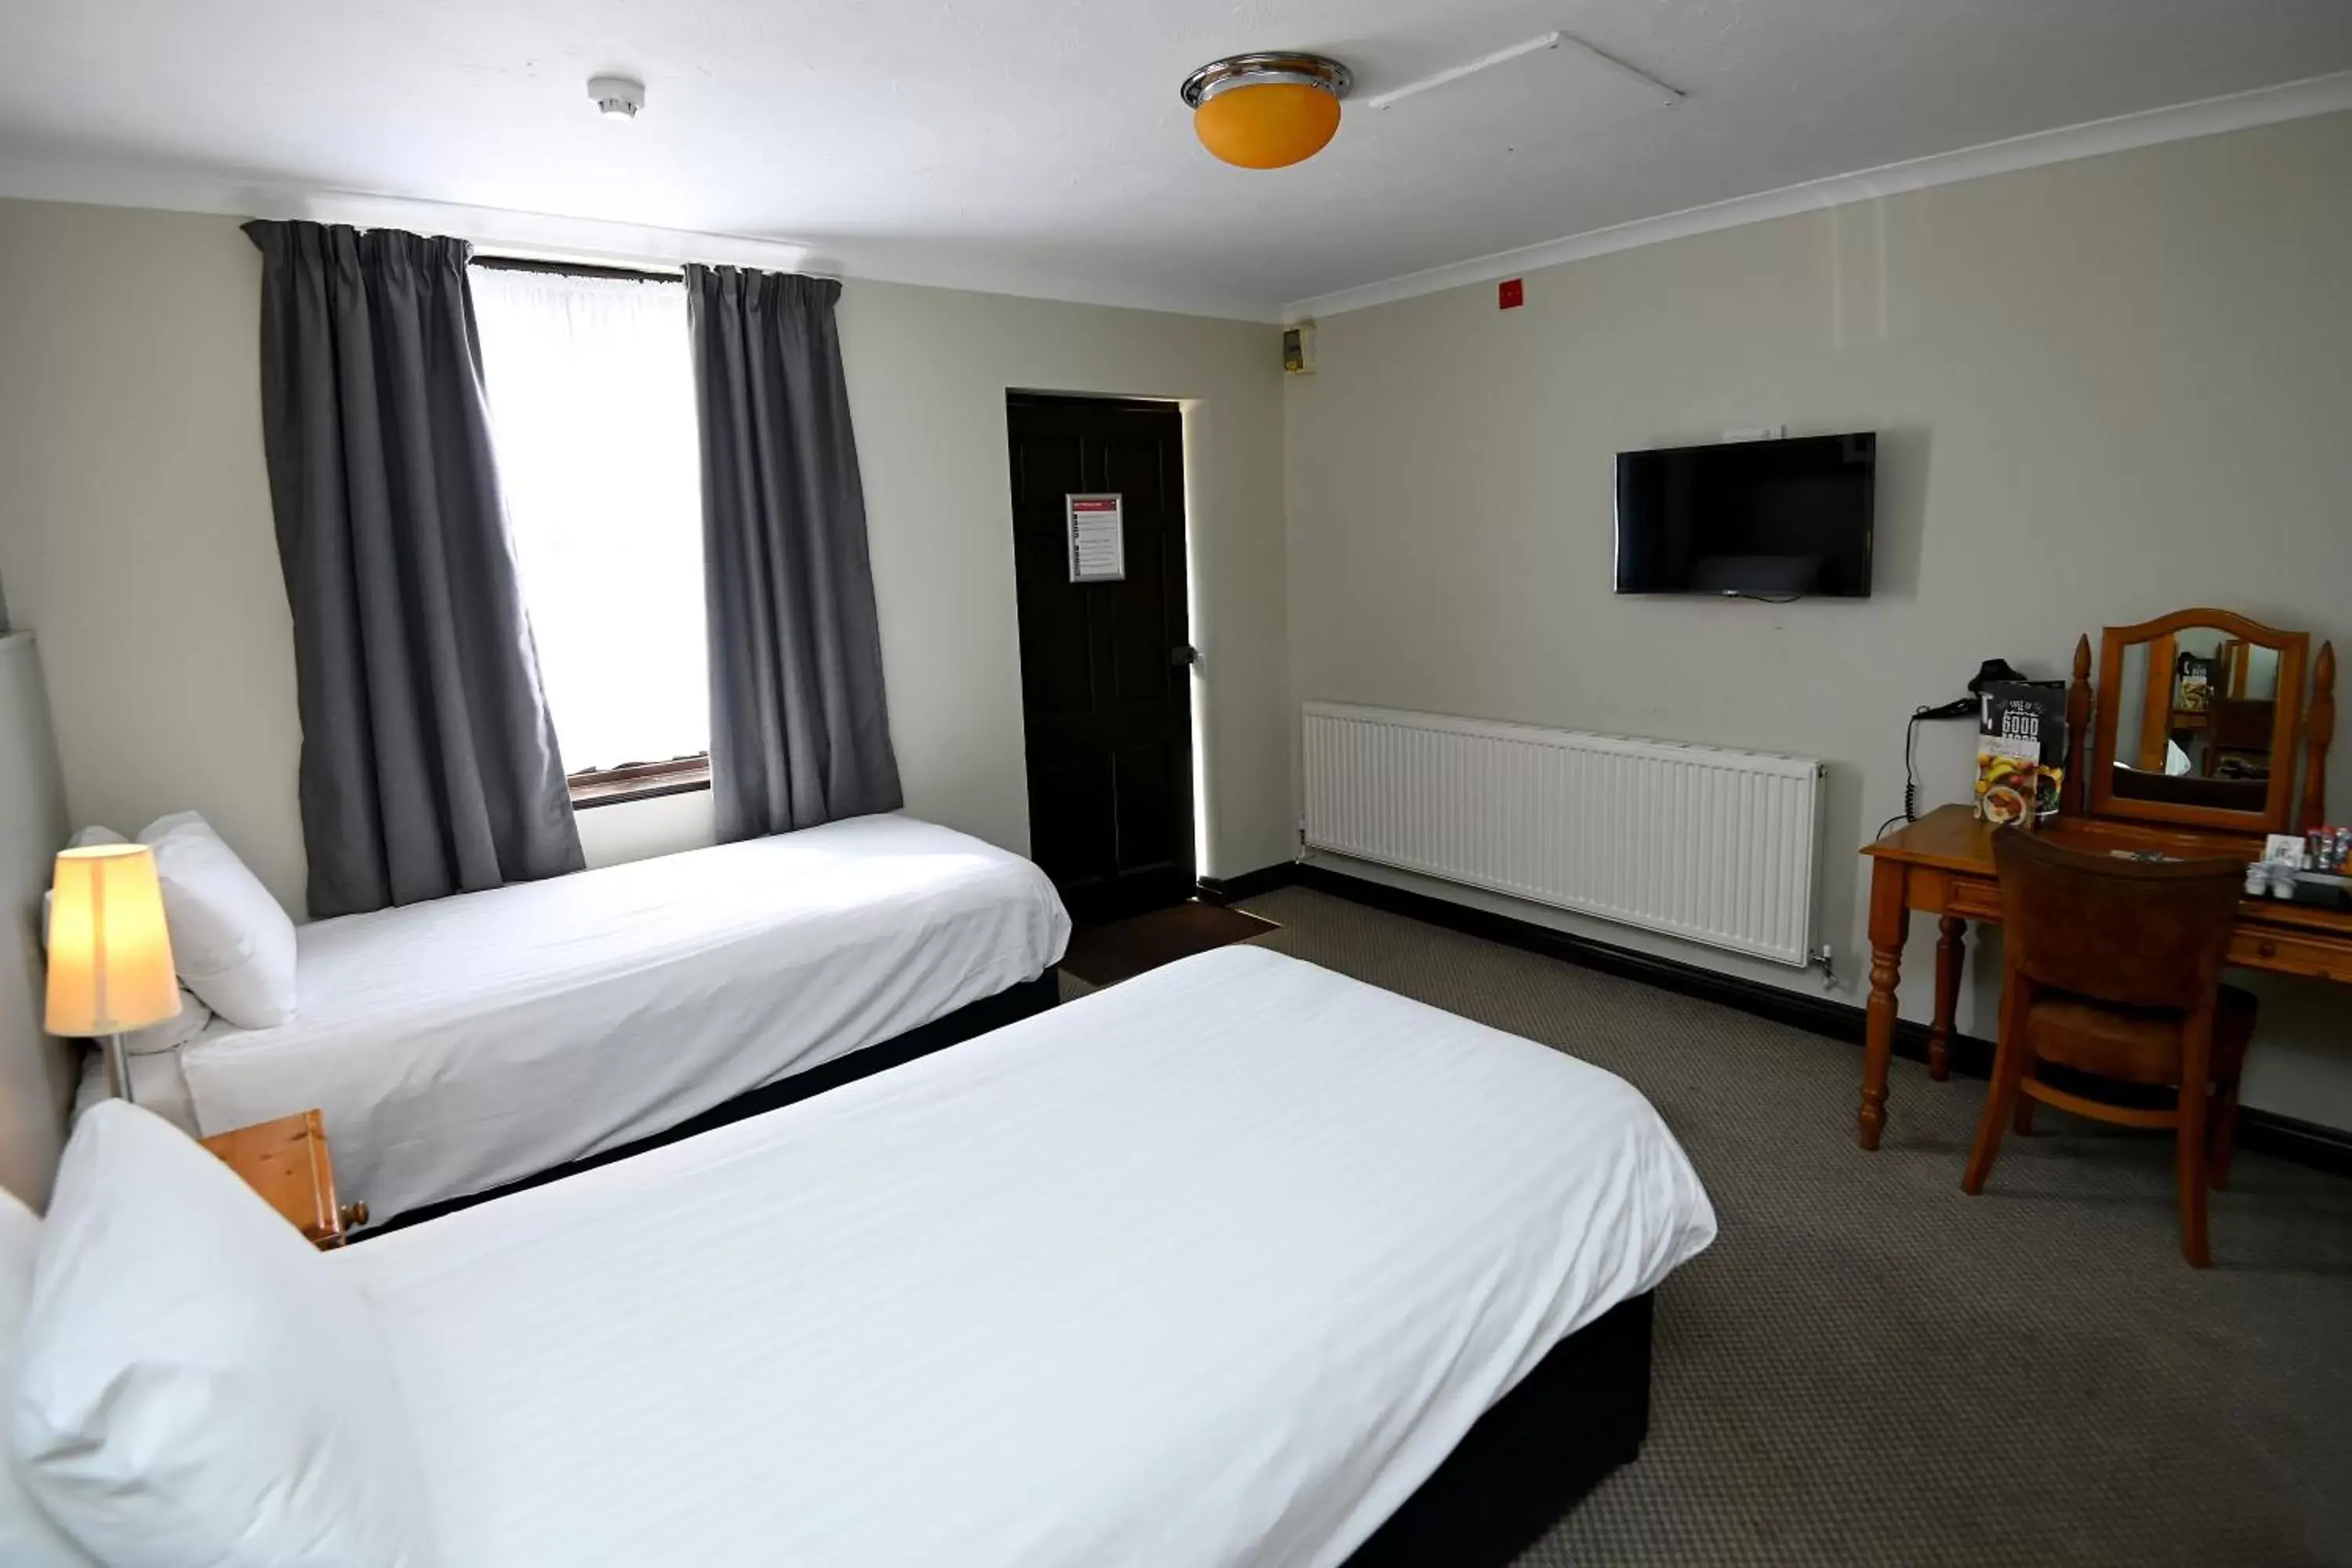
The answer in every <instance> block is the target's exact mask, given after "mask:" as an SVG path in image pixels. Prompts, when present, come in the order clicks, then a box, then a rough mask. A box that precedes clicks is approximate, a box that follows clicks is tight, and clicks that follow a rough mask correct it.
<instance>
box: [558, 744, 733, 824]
mask: <svg viewBox="0 0 2352 1568" xmlns="http://www.w3.org/2000/svg"><path fill="white" fill-rule="evenodd" d="M567 782H568V783H569V784H571V786H572V809H573V810H574V811H585V810H587V809H588V808H589V807H590V806H592V805H622V804H623V803H625V802H627V801H632V800H654V799H656V798H658V797H659V796H662V795H684V794H686V793H687V792H688V791H689V790H698V789H709V787H710V759H709V757H708V756H700V757H678V758H676V759H674V760H672V761H670V762H667V763H625V764H624V765H622V766H620V767H617V768H592V769H590V770H588V771H586V772H584V773H573V774H572V775H571V777H570V779H569V780H568V781H567Z"/></svg>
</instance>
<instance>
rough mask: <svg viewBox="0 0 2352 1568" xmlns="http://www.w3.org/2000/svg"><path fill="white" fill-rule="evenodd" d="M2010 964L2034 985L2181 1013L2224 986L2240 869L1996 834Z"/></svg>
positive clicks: (2023, 834) (2010, 832)
mask: <svg viewBox="0 0 2352 1568" xmlns="http://www.w3.org/2000/svg"><path fill="white" fill-rule="evenodd" d="M1992 859H1993V866H1994V868H1996V869H1997V870H1998V871H1999V872H2000V918H2001V927H2002V930H2001V942H2002V944H2003V951H2004V952H2006V953H2007V955H2008V962H2009V963H2011V964H2013V965H2014V966H2015V967H2016V968H2017V969H2018V970H2020V971H2021V973H2024V974H2025V976H2026V977H2027V978H2028V979H2031V980H2032V981H2034V982H2036V983H2038V984H2043V985H2053V986H2056V987H2057V988H2058V989H2060V990H2062V991H2072V992H2074V993H2076V994H2080V995H2084V996H2090V997H2094V998H2096V999H2097V1000H2099V1001H2102V1002H2111V1003H2114V1004H2116V1005H2118V1006H2125V1007H2169V1008H2174V1009H2177V1010H2179V1011H2182V1012H2186V1011H2188V1010H2189V1009H2190V1008H2193V1007H2195V1006H2197V1005H2199V1004H2200V1002H2205V1001H2209V1000H2210V999H2211V997H2212V995H2213V994H2214V989H2215V987H2216V986H2218V985H2219V984H2221V958H2222V954H2223V952H2225V950H2227V948H2228V947H2229V945H2230V922H2231V920H2233V919H2234V918H2235V916H2236V914H2237V909H2238V899H2239V895H2240V894H2241V893H2242V891H2243V889H2244V885H2245V879H2246V865H2245V862H2244V861H2242V860H2130V859H2125V858H2121V857H2118V856H2113V855H2094V854H2085V853H2083V852H2081V851H2078V850H2073V849H2063V848H2061V847H2058V846H2057V845H2055V844H2052V843H2049V842H2047V841H2046V840H2044V839H2042V838H2041V837H2038V836H2036V835H2035V834H2033V833H2032V832H2029V831H2026V830H2024V829H2021V828H2015V827H2004V828H2002V829H2000V831H1999V832H1997V833H1995V834H1994V835H1993V839H1992Z"/></svg>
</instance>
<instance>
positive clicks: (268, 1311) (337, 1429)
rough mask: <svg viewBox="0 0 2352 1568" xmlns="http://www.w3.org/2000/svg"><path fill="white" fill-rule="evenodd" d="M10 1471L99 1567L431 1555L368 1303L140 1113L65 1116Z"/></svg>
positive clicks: (120, 1110)
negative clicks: (71, 1119) (14, 1468)
mask: <svg viewBox="0 0 2352 1568" xmlns="http://www.w3.org/2000/svg"><path fill="white" fill-rule="evenodd" d="M10 1426H11V1427H12V1429H13V1433H14V1436H15V1440H16V1456H17V1465H18V1468H19V1472H20V1474H21V1475H22V1477H23V1479H24V1481H25V1485H26V1489H27V1490H29V1491H30V1492H31V1493H32V1494H33V1496H34V1497H35V1499H37V1500H38V1501H39V1502H40V1504H41V1506H42V1507H43V1508H45V1509H47V1510H48V1513H49V1516H50V1517H51V1518H52V1519H55V1520H56V1521H58V1523H59V1524H61V1525H63V1526H64V1527H65V1528H66V1529H67V1530H68V1531H69V1532H70V1533H71V1534H72V1535H73V1536H74V1537H75V1538H76V1539H78V1540H79V1541H80V1542H83V1543H84V1544H85V1545H87V1546H88V1547H89V1549H90V1551H91V1552H92V1553H93V1554H94V1555H96V1556H98V1557H100V1559H102V1560H103V1561H105V1562H106V1563H110V1564H113V1565H114V1568H149V1565H151V1564H152V1568H167V1565H169V1568H176V1565H179V1564H185V1563H204V1564H206V1565H207V1568H247V1565H251V1568H262V1565H263V1564H285V1565H288V1568H299V1565H309V1568H327V1565H329V1564H335V1565H338V1568H375V1565H378V1564H382V1565H385V1568H391V1565H400V1564H404V1565H407V1568H425V1565H426V1564H429V1563H433V1562H434V1561H435V1560H436V1557H437V1555H438V1553H437V1552H436V1550H435V1547H434V1545H433V1542H432V1540H431V1537H430V1528H431V1527H430V1525H429V1523H428V1522H427V1510H428V1505H427V1502H426V1500H425V1494H424V1491H423V1488H422V1485H421V1482H420V1481H419V1479H418V1471H417V1465H416V1455H415V1447H414V1444H413V1441H412V1439H411V1437H410V1435H409V1431H408V1424H407V1416H406V1414H405V1412H404V1410H403V1408H402V1405H401V1402H400V1393H399V1390H398V1389H397V1388H396V1387H395V1386H394V1381H393V1373H392V1365H391V1362H390V1359H389V1358H388V1356H387V1355H386V1353H385V1351H384V1346H383V1340H382V1338H381V1337H380V1332H379V1331H378V1329H377V1326H376V1322H375V1320H374V1318H373V1315H371V1313H370V1311H369V1310H368V1306H367V1303H366V1301H365V1300H362V1298H361V1296H360V1295H359V1293H358V1292H357V1291H356V1290H354V1289H352V1287H351V1285H350V1283H349V1282H348V1281H347V1280H346V1279H344V1278H343V1276H342V1275H341V1273H340V1272H338V1271H337V1270H336V1269H335V1268H332V1267H331V1265H330V1264H329V1262H328V1261H327V1259H325V1258H322V1257H320V1255H319V1253H318V1252H317V1250H316V1249H314V1248H313V1247H311V1246H310V1243H309V1242H307V1241H305V1240H303V1239H302V1237H301V1234H300V1233H299V1232H298V1231H297V1230H295V1228H294V1227H293V1226H290V1225H289V1224H288V1223H287V1222H286V1221H285V1220H284V1219H283V1218H282V1217H280V1216H279V1215H278V1213H277V1211H276V1210H274V1209H272V1208H270V1207H269V1205H267V1204H266V1203H264V1202H263V1201H262V1200H261V1198H260V1197H259V1196H257V1194H255V1193H254V1192H253V1191H252V1189H251V1188H249V1187H247V1185H246V1184H244V1183H243V1182H242V1181H240V1180H238V1179H237V1177H236V1174H235V1173H233V1172H231V1171H230V1170H229V1168H228V1167H227V1166H226V1165H225V1164H223V1163H221V1162H220V1161H218V1160H216V1159H215V1158H214V1157H213V1156H212V1155H211V1154H209V1153H207V1152H205V1150H204V1149H203V1148H201V1147H200V1146H199V1145H197V1144H196V1143H195V1142H194V1141H193V1140H192V1139H190V1138H188V1137H187V1136H186V1135H185V1134H184V1133H183V1132H181V1131H179V1130H178V1129H176V1128H174V1127H173V1126H171V1125H170V1124H169V1123H168V1122H165V1121H162V1120H161V1119H160V1118H158V1117H156V1116H155V1115H153V1114H152V1112H149V1111H145V1110H140V1109H139V1108H138V1107H136V1106H133V1105H126V1104H124V1103H123V1102H122V1101H121V1100H105V1101H103V1102H101V1103H100V1104H97V1105H94V1106H92V1107H90V1108H89V1110H87V1111H85V1112H84V1113H83V1114H82V1118H81V1121H79V1123H78V1124H77V1125H76V1126H75V1128H74V1134H73V1139H72V1141H71V1142H69V1143H68V1144H67V1145H66V1153H65V1159H64V1162H63V1163H61V1164H60V1165H59V1166H58V1183H57V1191H56V1194H55V1195H53V1196H52V1197H51V1199H50V1200H49V1214H48V1219H47V1223H46V1224H44V1225H43V1226H42V1236H41V1247H40V1257H39V1260H38V1263H37V1266H36V1268H35V1270H34V1278H33V1305H32V1310H31V1312H30V1314H29V1315H28V1317H27V1319H26V1324H25V1333H24V1339H23V1342H22V1355H21V1359H20V1361H19V1363H18V1366H17V1372H16V1394H15V1399H14V1401H13V1406H12V1409H11V1411H10Z"/></svg>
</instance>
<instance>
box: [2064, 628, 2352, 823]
mask: <svg viewBox="0 0 2352 1568" xmlns="http://www.w3.org/2000/svg"><path fill="white" fill-rule="evenodd" d="M2087 642H2088V639H2085V640H2084V647H2080V648H2078V650H2077V652H2076V655H2075V666H2076V676H2075V678H2076V680H2077V681H2078V682H2079V681H2081V679H2083V676H2084V665H2085V664H2086V663H2087V662H2088V660H2087V655H2088V651H2089V650H2088V647H2087ZM2310 648H2311V639H2310V638H2309V637H2307V636H2306V635H2305V634H2304V633H2302V632H2290V631H2281V630H2279V629H2278V628H2276V627H2274V626H2263V624H2262V623H2261V622H2259V621H2251V620H2248V619H2247V618H2246V617H2244V616H2240V615H2236V614H2233V613H2231V611H2228V610H2211V609H2196V610H2176V611H2174V612H2173V613H2172V614H2171V615H2168V616H2158V617H2157V618H2156V619H2154V620H2151V621H2142V622H2140V623H2139V624H2138V625H2137V626H2109V627H2107V628H2106V629H2105V631H2104V632H2102V633H2101V634H2100V647H2099V686H2098V700H2097V701H2098V728H2097V732H2096V733H2097V738H2096V740H2095V742H2094V744H2093V747H2092V752H2091V761H2090V766H2089V768H2088V770H2087V772H2088V773H2089V777H2088V779H2087V781H2086V784H2087V792H2086V800H2085V805H2086V806H2087V809H2088V811H2089V813H2090V815H2092V816H2103V817H2111V818H2120V819H2124V820H2137V821H2142V822H2150V823H2161V824H2164V825H2166V826H2174V827H2204V828H2214V829H2220V830H2222V831H2235V832H2242V833H2249V834H2261V833H2284V832H2286V831H2288V829H2289V828H2290V826H2299V816H2298V814H2297V812H2296V797H2297V795H2298V793H2300V795H2301V796H2302V799H2303V801H2304V802H2305V808H2306V813H2316V812H2318V811H2319V810H2320V809H2321V808H2322V805H2323V804H2324V802H2325V799H2326V765H2327V764H2326V748H2327V742H2328V740H2329V739H2330V737H2329V736H2328V735H2327V734H2326V733H2325V732H2324V731H2323V723H2324V728H2325V729H2326V730H2332V729H2333V728H2334V725H2333V707H2334V702H2333V695H2334V694H2333V691H2332V690H2331V689H2326V688H2332V687H2333V685H2334V677H2335V655H2334V652H2333V650H2332V649H2330V648H2323V649H2322V650H2321V654H2322V658H2323V661H2324V674H2323V679H2321V680H2318V681H2315V682H2314V690H2313V691H2312V692H2311V694H2310V695H2311V699H2312V708H2313V713H2312V718H2313V719H2314V720H2315V721H2318V720H2320V719H2321V714H2322V712H2323V711H2324V712H2325V713H2326V719H2325V720H2324V721H2322V722H2315V723H2313V724H2312V725H2311V726H2310V739H2311V741H2312V742H2313V743H2312V745H2311V747H2310V755H2309V758H2308V760H2307V763H2306V764H2305V766H2303V767H2302V768H2298V765H2297V764H2298V762H2299V761H2300V760H2302V759H2301V758H2300V756H2299V748H2300V747H2301V745H2302V742H2303V740H2304V738H2305V728H2306V726H2305V679H2304V677H2305V668H2306V666H2307V664H2308V663H2309V659H2310ZM2077 761H2078V764H2079V762H2080V758H2079V757H2078V759H2077ZM2298 785H2300V786H2301V788H2300V792H2298V787H2297V786H2298ZM2317 820H2318V818H2317V816H2312V818H2311V821H2312V823H2313V824H2316V822H2317Z"/></svg>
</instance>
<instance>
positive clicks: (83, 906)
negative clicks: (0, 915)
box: [47, 844, 180, 1036]
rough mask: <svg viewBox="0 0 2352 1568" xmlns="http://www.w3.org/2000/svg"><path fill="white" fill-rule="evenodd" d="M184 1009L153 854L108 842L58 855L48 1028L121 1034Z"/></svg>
mask: <svg viewBox="0 0 2352 1568" xmlns="http://www.w3.org/2000/svg"><path fill="white" fill-rule="evenodd" d="M179 1010H180V982H179V976H178V975H177V973H175V972H174V971H173V967H172V939H171V936H170V934H169V933H168V932H166V931H164V929H163V887H162V885H161V884H160V883H158V882H157V880H156V879H155V851H154V850H152V849H151V848H149V847H147V846H146V845H144V844H102V845H98V846H95V847H91V848H88V849H68V850H66V851H65V852H64V853H62V854H60V855H59V856H58V864H57V872H56V876H55V878H54V879H53V881H52V883H51V892H50V898H49V1005H48V1018H47V1025H48V1031H49V1033H51V1034H52V1035H65V1036H90V1035H120V1034H123V1033H126V1032H128V1031H130V1030H132V1029H143V1028H145V1027H146V1026H148V1025H150V1024H159V1023H161V1022H163V1020H164V1019H166V1018H169V1017H171V1016H173V1015H174V1014H176V1013H178V1012H179Z"/></svg>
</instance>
